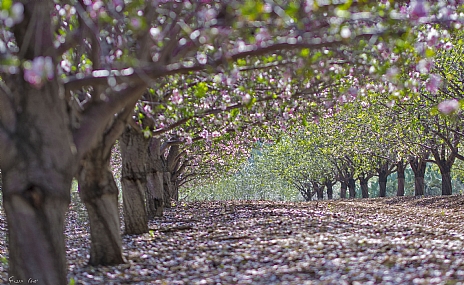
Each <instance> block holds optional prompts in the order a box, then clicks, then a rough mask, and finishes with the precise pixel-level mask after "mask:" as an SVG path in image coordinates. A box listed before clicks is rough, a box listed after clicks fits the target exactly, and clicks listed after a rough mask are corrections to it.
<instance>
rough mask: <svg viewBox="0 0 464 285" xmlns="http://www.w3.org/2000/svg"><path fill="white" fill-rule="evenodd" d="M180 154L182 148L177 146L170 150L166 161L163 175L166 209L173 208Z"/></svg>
mask: <svg viewBox="0 0 464 285" xmlns="http://www.w3.org/2000/svg"><path fill="white" fill-rule="evenodd" d="M179 153H180V147H179V145H177V144H175V145H172V146H171V147H170V148H169V153H168V156H167V158H166V161H165V164H164V166H165V170H164V173H163V185H164V206H165V207H166V208H171V200H172V199H173V198H174V196H175V193H174V191H175V189H176V187H175V183H173V181H172V178H173V175H175V172H176V168H177V165H178V162H179V157H178V156H179Z"/></svg>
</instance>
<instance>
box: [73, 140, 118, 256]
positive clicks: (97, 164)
mask: <svg viewBox="0 0 464 285" xmlns="http://www.w3.org/2000/svg"><path fill="white" fill-rule="evenodd" d="M110 156H111V150H110V148H109V147H108V148H106V149H105V147H104V146H101V147H99V148H95V149H94V150H93V151H91V152H90V153H89V154H88V155H87V156H86V158H85V159H84V161H83V162H82V168H81V171H80V175H79V179H78V181H79V193H80V196H81V199H82V201H83V202H84V204H85V207H86V208H87V212H88V214H89V220H90V240H91V244H90V260H89V264H90V265H112V264H120V263H124V259H123V256H122V242H121V233H120V221H119V211H118V192H119V191H118V187H117V186H116V183H115V181H114V177H113V173H112V172H111V170H110V166H109V164H110Z"/></svg>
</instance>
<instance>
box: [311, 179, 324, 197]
mask: <svg viewBox="0 0 464 285" xmlns="http://www.w3.org/2000/svg"><path fill="white" fill-rule="evenodd" d="M312 184H313V189H314V191H315V192H316V196H317V200H323V199H324V184H322V185H321V184H319V183H317V182H313V183H312Z"/></svg>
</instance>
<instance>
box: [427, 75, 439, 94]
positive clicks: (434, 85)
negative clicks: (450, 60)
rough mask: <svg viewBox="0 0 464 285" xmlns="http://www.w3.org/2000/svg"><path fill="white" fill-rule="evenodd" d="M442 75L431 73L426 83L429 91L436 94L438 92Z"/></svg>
mask: <svg viewBox="0 0 464 285" xmlns="http://www.w3.org/2000/svg"><path fill="white" fill-rule="evenodd" d="M441 81H442V80H441V77H440V76H439V75H437V74H431V75H430V77H429V79H428V80H427V82H426V83H425V88H426V89H427V91H429V92H431V93H433V94H435V93H437V92H438V89H439V88H440V85H441Z"/></svg>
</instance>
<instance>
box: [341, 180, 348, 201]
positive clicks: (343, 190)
mask: <svg viewBox="0 0 464 285" xmlns="http://www.w3.org/2000/svg"><path fill="white" fill-rule="evenodd" d="M347 188H348V185H347V184H346V183H345V182H342V181H340V198H341V199H346V189H347Z"/></svg>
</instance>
